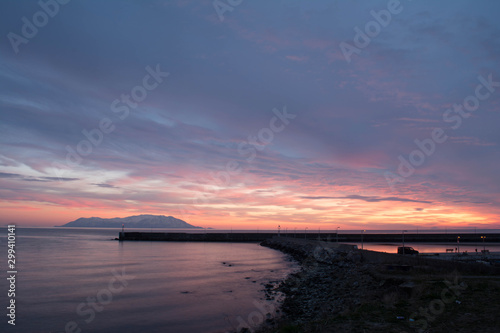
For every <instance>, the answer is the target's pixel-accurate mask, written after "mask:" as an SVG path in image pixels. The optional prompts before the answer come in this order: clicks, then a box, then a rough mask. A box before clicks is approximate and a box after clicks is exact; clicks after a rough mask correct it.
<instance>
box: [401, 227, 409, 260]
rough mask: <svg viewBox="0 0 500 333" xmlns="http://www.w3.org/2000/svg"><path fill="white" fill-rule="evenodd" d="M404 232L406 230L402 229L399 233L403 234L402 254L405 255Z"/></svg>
mask: <svg viewBox="0 0 500 333" xmlns="http://www.w3.org/2000/svg"><path fill="white" fill-rule="evenodd" d="M405 232H408V230H403V231H402V232H401V234H402V236H403V255H405V252H406V250H405Z"/></svg>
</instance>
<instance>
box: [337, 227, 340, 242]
mask: <svg viewBox="0 0 500 333" xmlns="http://www.w3.org/2000/svg"><path fill="white" fill-rule="evenodd" d="M339 228H340V227H337V243H338V242H339Z"/></svg>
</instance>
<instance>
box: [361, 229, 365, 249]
mask: <svg viewBox="0 0 500 333" xmlns="http://www.w3.org/2000/svg"><path fill="white" fill-rule="evenodd" d="M365 231H366V230H363V232H362V233H361V250H363V248H364V241H363V235H364V233H365Z"/></svg>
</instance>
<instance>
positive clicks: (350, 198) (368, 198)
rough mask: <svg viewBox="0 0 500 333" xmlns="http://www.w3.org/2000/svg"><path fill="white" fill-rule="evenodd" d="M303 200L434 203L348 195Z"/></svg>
mask: <svg viewBox="0 0 500 333" xmlns="http://www.w3.org/2000/svg"><path fill="white" fill-rule="evenodd" d="M301 198H302V199H310V200H322V199H340V200H342V199H346V200H362V201H366V202H381V201H399V202H419V203H427V204H431V203H432V201H426V200H413V199H407V198H397V197H368V196H363V195H347V196H344V197H326V196H318V197H311V196H302V197H301Z"/></svg>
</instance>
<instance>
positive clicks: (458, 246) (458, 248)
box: [457, 236, 460, 253]
mask: <svg viewBox="0 0 500 333" xmlns="http://www.w3.org/2000/svg"><path fill="white" fill-rule="evenodd" d="M457 253H460V236H458V237H457Z"/></svg>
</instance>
